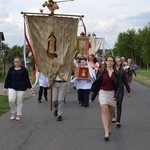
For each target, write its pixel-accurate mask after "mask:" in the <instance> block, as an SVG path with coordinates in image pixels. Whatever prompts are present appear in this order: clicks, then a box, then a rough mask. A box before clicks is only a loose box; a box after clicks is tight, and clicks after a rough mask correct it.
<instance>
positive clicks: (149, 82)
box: [133, 70, 150, 88]
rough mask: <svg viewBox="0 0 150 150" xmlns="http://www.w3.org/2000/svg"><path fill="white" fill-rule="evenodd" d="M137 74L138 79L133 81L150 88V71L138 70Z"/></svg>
mask: <svg viewBox="0 0 150 150" xmlns="http://www.w3.org/2000/svg"><path fill="white" fill-rule="evenodd" d="M136 74H137V77H133V79H134V80H135V81H137V82H139V83H141V84H142V85H144V86H146V87H149V88H150V70H138V71H136Z"/></svg>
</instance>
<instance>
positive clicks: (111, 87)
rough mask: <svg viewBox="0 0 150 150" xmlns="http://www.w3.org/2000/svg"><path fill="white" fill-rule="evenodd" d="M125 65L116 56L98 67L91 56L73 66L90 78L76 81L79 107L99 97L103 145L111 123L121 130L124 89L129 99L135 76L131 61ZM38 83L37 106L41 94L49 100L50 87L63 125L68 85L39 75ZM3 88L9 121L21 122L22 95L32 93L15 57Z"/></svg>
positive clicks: (40, 100) (57, 113)
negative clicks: (7, 101) (87, 74)
mask: <svg viewBox="0 0 150 150" xmlns="http://www.w3.org/2000/svg"><path fill="white" fill-rule="evenodd" d="M128 61H129V62H128V63H126V62H125V59H124V57H122V58H121V57H119V56H116V57H115V58H114V57H112V56H107V57H105V60H104V63H102V64H100V63H98V60H97V59H96V57H95V56H94V55H90V56H89V58H85V57H81V58H78V59H77V61H75V63H74V64H75V67H79V68H88V71H89V72H88V73H89V76H90V78H85V79H84V78H82V79H80V78H79V77H75V80H74V87H75V88H76V89H77V93H78V101H79V104H80V105H81V106H83V107H85V108H87V107H89V101H94V100H95V99H96V96H97V95H98V94H99V96H98V98H99V103H100V109H101V118H102V123H103V128H104V139H105V141H108V140H109V136H110V132H111V131H110V127H111V123H112V122H116V126H117V127H121V123H120V120H121V113H122V101H123V97H124V86H125V87H126V90H127V92H128V93H129V96H130V92H131V88H130V86H131V85H130V83H131V82H132V74H135V72H134V70H133V66H132V63H131V60H130V59H129V60H128ZM129 63H130V64H129ZM83 74H86V72H83ZM135 75H136V74H135ZM38 80H39V93H38V102H39V103H41V102H42V95H43V91H44V97H45V100H46V101H47V100H48V98H47V94H48V93H47V90H48V87H52V89H53V90H52V91H53V103H54V116H55V117H56V118H57V121H62V114H63V105H64V99H65V96H66V93H67V86H68V83H67V81H64V80H62V79H61V78H60V77H59V76H58V75H57V76H56V78H55V79H54V80H53V81H49V80H48V78H47V77H46V76H45V75H44V74H43V73H42V72H39V73H38ZM4 88H5V92H6V91H7V90H8V100H9V106H10V109H11V120H20V119H21V116H22V108H23V97H24V93H25V91H26V90H27V89H31V92H34V90H33V88H32V85H31V82H30V79H29V74H28V71H27V69H26V68H25V67H23V66H22V65H21V58H19V57H16V58H15V59H14V65H13V67H10V69H9V71H8V74H7V77H6V80H5V84H4ZM90 92H91V96H90ZM116 106H117V107H116ZM115 108H116V113H115Z"/></svg>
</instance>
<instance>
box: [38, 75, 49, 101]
mask: <svg viewBox="0 0 150 150" xmlns="http://www.w3.org/2000/svg"><path fill="white" fill-rule="evenodd" d="M38 81H39V96H38V101H39V103H41V102H42V101H41V99H42V95H43V91H44V97H45V100H46V101H47V89H48V78H47V76H45V75H44V74H43V73H41V72H39V75H38Z"/></svg>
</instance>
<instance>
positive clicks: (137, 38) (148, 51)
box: [114, 23, 150, 69]
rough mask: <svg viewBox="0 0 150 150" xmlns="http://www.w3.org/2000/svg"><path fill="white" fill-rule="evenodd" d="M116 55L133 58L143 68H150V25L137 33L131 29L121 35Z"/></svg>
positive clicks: (115, 48)
mask: <svg viewBox="0 0 150 150" xmlns="http://www.w3.org/2000/svg"><path fill="white" fill-rule="evenodd" d="M114 54H115V55H119V56H124V57H125V58H126V59H127V58H131V59H132V60H133V61H134V63H136V64H138V65H139V66H140V67H142V68H147V69H149V67H150V23H148V24H147V25H146V26H145V27H143V28H142V29H139V30H138V31H136V30H135V29H130V30H127V31H125V32H122V33H119V35H118V38H117V42H116V43H115V46H114Z"/></svg>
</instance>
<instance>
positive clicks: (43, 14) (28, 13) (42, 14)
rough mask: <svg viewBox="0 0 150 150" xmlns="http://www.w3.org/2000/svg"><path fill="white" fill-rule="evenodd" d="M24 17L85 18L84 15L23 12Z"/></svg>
mask: <svg viewBox="0 0 150 150" xmlns="http://www.w3.org/2000/svg"><path fill="white" fill-rule="evenodd" d="M21 14H23V15H24V16H27V15H38V16H66V17H67V16H68V17H78V18H84V15H70V14H50V13H32V12H21Z"/></svg>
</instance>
